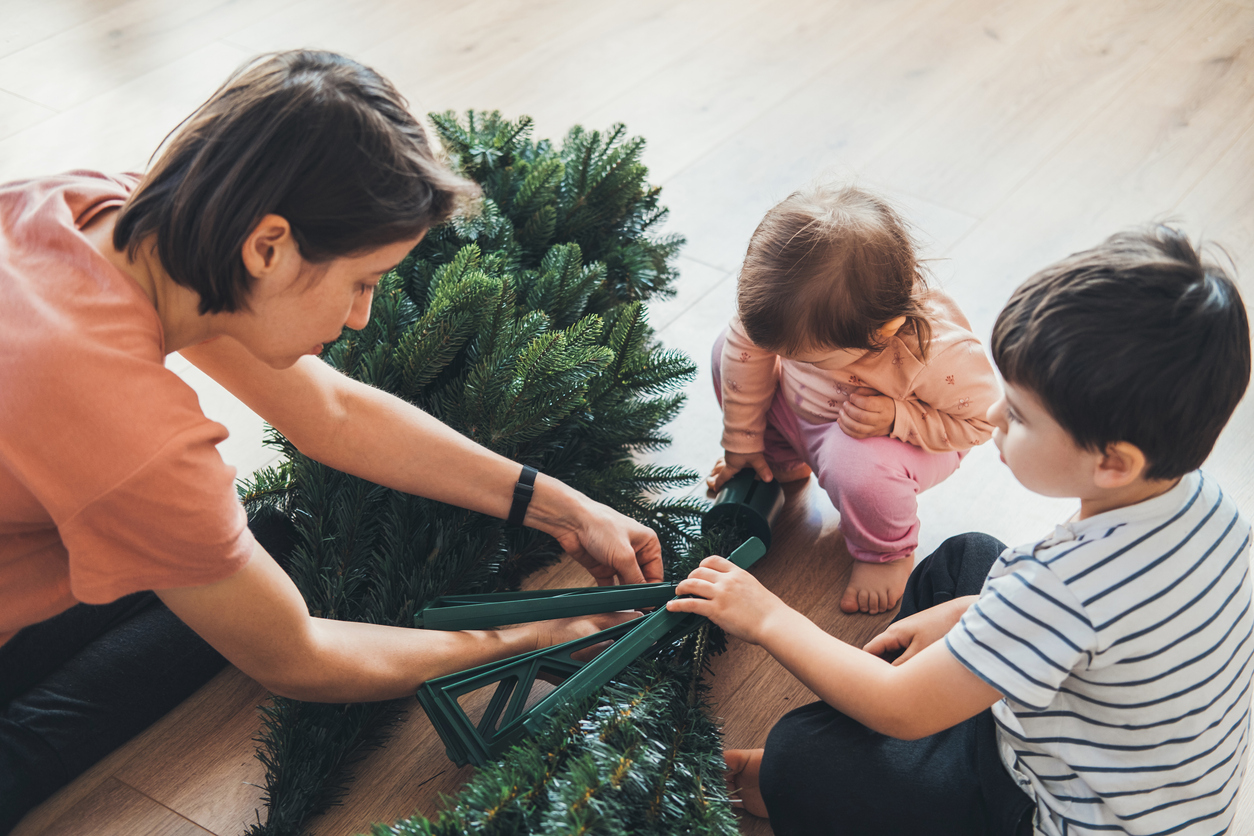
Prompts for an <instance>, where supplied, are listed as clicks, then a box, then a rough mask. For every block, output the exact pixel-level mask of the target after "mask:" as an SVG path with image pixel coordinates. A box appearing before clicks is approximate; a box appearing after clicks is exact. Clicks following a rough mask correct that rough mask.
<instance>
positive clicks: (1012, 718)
mask: <svg viewBox="0 0 1254 836" xmlns="http://www.w3.org/2000/svg"><path fill="white" fill-rule="evenodd" d="M1249 570H1250V525H1249V523H1247V522H1246V521H1245V520H1244V519H1243V518H1242V517H1241V515H1240V514H1239V513H1238V512H1237V509H1236V506H1235V505H1234V504H1233V502H1232V500H1230V499H1229V498H1228V497H1227V496H1225V495H1224V493H1223V491H1222V490H1220V488H1219V486H1218V485H1217V484H1216V483H1215V482H1214V480H1212V479H1210V478H1209V477H1207V476H1206V475H1205V474H1203V473H1201V472H1194V473H1190V474H1188V475H1187V476H1185V477H1184V478H1182V479H1181V480H1180V482H1179V484H1177V485H1176V486H1175V487H1174V488H1172V489H1171V490H1170V491H1168V492H1167V493H1165V494H1162V495H1161V496H1157V497H1154V498H1153V499H1150V500H1147V501H1145V502H1142V503H1139V504H1137V505H1133V506H1129V507H1127V508H1119V509H1116V510H1114V511H1108V512H1106V513H1104V514H1099V515H1097V516H1094V517H1091V518H1089V519H1086V520H1080V521H1077V522H1072V523H1068V524H1066V525H1061V526H1058V528H1057V529H1056V530H1055V531H1054V534H1053V536H1052V537H1049V538H1046V539H1045V540H1042V541H1040V542H1039V543H1035V544H1033V545H1030V546H1023V547H1020V548H1015V549H1007V550H1006V551H1005V552H1004V553H1003V554H1002V555H1001V557H1000V558H998V560H997V563H996V564H994V566H993V569H992V571H990V572H989V576H988V579H987V580H986V581H985V583H984V589H983V591H982V592H981V593H980V597H979V599H978V600H977V601H976V602H975V604H974V605H973V606H972V607H970V608H969V609H968V610H967V612H966V614H965V615H963V617H962V620H961V621H959V622H958V624H957V625H956V626H955V627H954V628H953V629H952V630H951V631H950V632H949V634H948V635H947V636H946V637H945V642H946V644H947V645H948V646H949V649H950V651H951V652H952V653H953V654H954V656H956V657H957V658H958V659H959V660H960V661H961V662H962V663H963V664H964V665H966V666H967V667H968V668H970V669H971V671H972V672H974V673H975V674H976V675H978V676H979V677H980V678H982V679H984V680H985V681H986V682H988V683H989V684H990V685H992V686H993V687H994V688H996V689H997V690H998V691H1000V692H1001V693H1002V694H1003V695H1004V696H1005V699H1003V700H1001V701H1000V702H998V703H997V704H996V705H994V706H993V716H994V718H995V719H996V721H997V727H998V743H999V748H1000V749H1001V756H1002V761H1003V762H1004V763H1005V765H1006V768H1007V769H1009V770H1010V772H1011V774H1012V775H1013V776H1014V777H1015V778H1016V780H1018V781H1019V784H1020V786H1022V787H1023V788H1024V790H1025V791H1026V792H1027V793H1028V794H1029V795H1032V796H1034V797H1035V799H1036V804H1037V814H1036V832H1037V833H1038V834H1046V836H1078V834H1089V833H1106V834H1109V833H1128V834H1167V833H1179V834H1190V836H1191V834H1219V833H1223V832H1224V831H1225V830H1226V829H1227V827H1228V825H1229V824H1230V823H1231V821H1232V817H1233V814H1234V812H1235V807H1236V794H1237V790H1238V788H1239V787H1240V785H1241V777H1242V773H1243V772H1244V766H1245V753H1246V746H1247V744H1248V739H1249V726H1250V722H1249V712H1250V681H1251V676H1252V675H1254V669H1252V667H1251V657H1252V655H1254V639H1252V638H1251V631H1252V629H1254V619H1252V614H1251V611H1250V602H1251V598H1250V576H1249Z"/></svg>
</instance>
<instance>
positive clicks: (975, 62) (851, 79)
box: [623, 0, 1057, 270]
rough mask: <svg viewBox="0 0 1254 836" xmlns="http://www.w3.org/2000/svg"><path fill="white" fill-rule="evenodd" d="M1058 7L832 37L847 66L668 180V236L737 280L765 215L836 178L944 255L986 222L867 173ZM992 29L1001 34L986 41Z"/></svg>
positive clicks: (962, 6) (964, 11)
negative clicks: (872, 194)
mask: <svg viewBox="0 0 1254 836" xmlns="http://www.w3.org/2000/svg"><path fill="white" fill-rule="evenodd" d="M1056 6H1057V3H1051V2H1046V3H1031V4H1024V3H1013V2H1004V0H975V2H965V3H959V4H954V5H950V4H945V3H932V4H928V5H927V6H925V7H924V8H923V9H922V10H921V11H919V13H918V14H915V15H906V16H904V17H903V18H902V19H901V20H900V21H899V25H898V26H896V27H892V28H890V29H889V30H887V31H885V32H884V33H883V36H882V37H880V38H877V39H874V40H870V41H865V42H863V41H861V40H860V39H857V38H854V39H853V40H852V42H851V43H850V44H845V43H842V39H849V38H850V37H851V35H850V34H849V32H848V31H846V30H845V29H843V28H835V29H834V30H833V31H832V32H831V36H832V40H834V41H836V44H835V46H834V47H833V51H834V52H835V53H837V54H840V55H842V60H840V61H837V62H835V63H833V64H832V65H831V66H830V67H828V68H827V69H825V70H824V71H823V72H821V73H820V74H819V75H817V76H816V77H815V78H813V79H812V80H811V81H809V82H808V83H806V84H805V85H804V86H802V87H801V88H800V89H799V90H796V91H795V92H791V93H790V94H788V95H785V96H782V97H781V98H780V100H779V101H778V102H777V103H776V104H775V105H774V106H773V107H771V108H769V109H767V110H766V111H764V112H763V113H761V114H760V115H759V116H758V117H757V118H756V119H754V120H753V121H752V122H750V123H749V124H748V125H746V126H745V127H744V128H743V129H741V130H739V131H737V132H735V133H733V134H730V135H729V136H728V137H727V138H726V139H721V138H720V141H718V142H717V144H713V145H711V148H710V150H709V151H708V152H707V153H706V154H704V155H702V156H700V157H699V158H698V159H696V160H695V161H694V162H692V163H691V164H689V165H687V166H686V167H685V168H684V169H683V170H682V171H680V172H679V173H678V174H676V175H675V176H673V177H671V178H669V179H667V180H666V181H665V182H664V184H663V185H664V187H665V197H666V202H667V205H668V206H670V207H671V217H670V223H669V228H673V229H674V230H676V231H678V232H682V233H683V234H684V235H686V236H687V237H688V240H689V244H688V246H687V247H686V248H685V253H686V254H687V255H688V257H690V258H694V259H696V260H698V261H702V262H704V263H706V264H710V265H713V266H717V267H722V268H724V269H727V270H735V269H737V268H738V267H739V263H740V260H741V258H743V256H744V251H745V244H746V242H747V241H748V239H749V236H750V235H751V234H752V232H753V230H754V228H756V226H757V224H758V222H759V221H760V220H761V218H762V215H763V214H764V213H765V212H766V210H767V209H769V208H770V207H771V206H772V205H773V204H774V203H776V202H778V201H779V200H781V199H783V198H784V197H786V196H787V195H788V194H789V193H791V192H792V191H794V190H796V189H798V188H800V187H802V186H804V185H806V184H807V183H810V182H812V181H814V180H819V179H828V180H831V179H834V180H843V181H852V182H859V183H862V184H865V185H870V186H873V187H877V188H880V190H881V191H887V193H888V195H889V196H890V197H892V198H893V199H894V200H896V201H897V202H898V203H901V204H903V205H905V206H906V207H907V208H908V209H909V212H908V214H909V215H910V220H911V221H912V222H913V223H914V224H915V226H916V228H917V229H918V230H919V231H920V232H921V233H922V235H923V237H924V238H931V239H935V241H934V246H931V247H929V248H928V252H927V254H928V255H939V254H940V253H942V252H943V251H944V249H945V248H946V247H948V246H949V245H950V244H952V242H953V240H955V239H956V238H959V237H961V235H963V234H965V233H966V232H967V231H968V230H969V229H970V228H971V227H972V226H973V225H974V224H975V222H976V221H977V220H978V217H977V216H974V215H971V214H969V213H965V212H961V211H959V210H956V209H954V208H953V207H952V204H951V203H950V202H948V201H946V200H943V199H942V200H937V199H935V198H928V199H923V198H920V197H918V196H917V194H918V193H917V191H915V190H913V189H912V188H910V187H909V185H910V184H907V187H905V188H903V187H902V186H901V184H900V183H895V184H893V188H891V189H887V190H886V189H884V188H883V184H881V183H877V182H873V181H871V180H869V179H868V177H867V176H866V174H865V168H866V166H867V163H868V162H869V161H870V160H871V159H872V158H874V156H875V155H876V154H877V153H878V151H879V150H880V149H881V148H882V147H883V146H884V145H885V144H887V143H889V142H891V141H893V139H894V138H895V137H897V136H900V135H906V134H910V133H911V132H919V131H920V129H921V127H922V126H923V125H924V124H925V123H924V119H925V117H926V115H927V114H928V113H930V112H931V111H933V110H934V109H936V108H939V107H943V106H944V103H945V102H946V101H947V100H948V99H949V98H951V97H953V96H955V95H957V94H958V93H959V92H960V91H961V90H963V89H964V88H965V87H966V86H969V85H970V84H972V83H973V82H974V80H975V79H977V78H979V77H981V76H982V75H984V74H986V73H989V72H993V71H995V70H996V68H998V67H999V66H1001V65H1002V64H1003V63H1004V62H1007V61H1010V60H1011V59H1012V57H1013V55H1014V54H1015V51H1016V49H1017V44H1018V41H1019V39H1020V38H1024V37H1027V36H1028V35H1029V34H1030V33H1031V32H1032V31H1033V30H1034V28H1035V27H1036V26H1037V25H1038V24H1039V22H1040V20H1041V19H1042V18H1043V17H1046V16H1048V14H1049V13H1050V12H1051V11H1052V10H1054V9H1055V7H1056ZM989 30H992V31H995V32H1000V34H999V35H998V37H997V38H993V37H990V36H989V35H988V34H987V31H989ZM846 46H848V47H849V48H848V49H845V47H846ZM623 118H630V114H627V115H625V116H624V117H623ZM941 164H942V165H943V164H944V163H941ZM729 172H735V176H728V174H729ZM714 207H717V211H712V210H713V209H714Z"/></svg>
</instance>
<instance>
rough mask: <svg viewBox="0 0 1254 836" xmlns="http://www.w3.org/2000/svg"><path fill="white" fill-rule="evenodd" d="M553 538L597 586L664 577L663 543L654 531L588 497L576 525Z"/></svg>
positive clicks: (643, 581) (657, 580)
mask: <svg viewBox="0 0 1254 836" xmlns="http://www.w3.org/2000/svg"><path fill="white" fill-rule="evenodd" d="M553 536H554V537H556V538H557V542H558V543H560V544H561V546H562V549H563V550H565V551H566V553H567V554H569V555H570V556H571V557H572V558H574V559H575V560H576V561H578V562H579V565H581V566H583V567H584V568H585V569H587V570H588V573H589V574H591V575H592V577H593V578H595V579H596V582H597V585H598V586H612V585H613V584H614V579H615V578H617V579H618V581H619V583H624V584H628V583H657V582H659V581H661V580H662V578H663V568H664V567H663V565H662V544H661V543H659V542H658V539H657V534H656V533H655V532H654V531H653V529H651V528H647V527H645V526H643V525H641V524H640V523H638V522H636V521H635V520H633V519H631V518H630V517H626V516H623V515H622V514H620V513H618V512H617V511H615V510H614V509H613V508H610V507H609V506H607V505H602V504H601V503H599V502H594V501H592V500H591V499H588V498H587V497H583V502H582V503H581V510H580V512H579V514H578V516H577V518H576V521H575V524H574V525H573V526H572V527H570V528H567V529H565V530H555V531H553Z"/></svg>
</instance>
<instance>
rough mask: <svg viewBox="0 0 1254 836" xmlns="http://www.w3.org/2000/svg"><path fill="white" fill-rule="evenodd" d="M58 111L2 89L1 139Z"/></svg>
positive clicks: (0, 104)
mask: <svg viewBox="0 0 1254 836" xmlns="http://www.w3.org/2000/svg"><path fill="white" fill-rule="evenodd" d="M55 114H56V111H55V110H53V109H52V108H49V107H44V106H43V105H38V104H35V103H34V102H32V101H29V100H28V99H24V98H22V97H21V96H17V95H14V94H13V93H10V92H8V91H6V90H0V139H4V138H5V137H6V136H12V135H13V134H15V133H17V132H18V131H21V130H24V129H25V128H29V127H30V126H31V125H35V124H38V123H39V122H42V121H43V120H45V119H48V118H50V117H51V116H54V115H55Z"/></svg>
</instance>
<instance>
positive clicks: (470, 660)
mask: <svg viewBox="0 0 1254 836" xmlns="http://www.w3.org/2000/svg"><path fill="white" fill-rule="evenodd" d="M157 595H158V596H159V597H160V598H161V600H162V601H163V602H165V605H166V606H167V607H169V608H170V610H171V611H172V612H173V613H174V614H175V615H177V616H178V617H179V618H180V619H181V620H182V621H183V622H184V623H186V624H187V625H188V626H189V627H191V628H192V629H193V630H195V631H196V633H197V634H199V635H200V636H201V638H203V639H204V640H205V641H207V642H208V643H209V644H210V645H212V646H213V648H214V649H215V650H217V651H218V652H219V653H221V654H222V655H223V656H225V657H226V659H227V661H229V662H230V663H231V664H233V665H235V666H236V667H237V668H239V669H240V670H241V671H243V672H244V673H245V674H247V675H248V676H250V677H252V678H253V679H255V680H257V681H258V682H260V683H261V684H262V685H263V686H265V687H266V688H268V689H269V690H270V691H272V692H273V693H275V694H278V695H280V696H284V697H291V698H293V699H299V700H304V701H307V702H335V703H343V702H369V701H373V700H386V699H395V698H398V697H404V696H412V695H413V693H414V691H416V690H417V688H418V686H419V685H421V684H422V683H423V682H425V681H426V680H428V679H433V678H435V677H438V676H444V675H445V674H449V673H454V672H456V671H459V670H466V669H468V668H473V667H475V666H476V665H482V664H486V663H488V662H493V661H496V660H498V659H504V658H507V657H510V656H515V655H517V654H519V653H525V652H528V651H531V650H535V649H536V648H538V647H547V646H548V645H550V644H555V643H558V642H563V641H568V640H571V639H575V638H579V637H582V636H586V635H589V634H591V633H593V632H595V631H597V630H601V629H605V628H607V627H610V626H612V625H614V624H617V623H619V622H622V621H625V620H627V619H629V618H632V617H634V616H635V615H637V614H636V613H608V614H605V615H597V616H589V617H586V618H569V619H561V620H558V621H546V622H538V623H534V624H527V625H523V626H521V627H515V628H510V629H506V630H463V631H460V632H444V631H440V630H417V629H408V628H403V627H389V626H385V625H380V624H364V623H359V622H353V621H334V620H331V619H325V618H315V617H313V616H311V615H309V611H308V610H307V609H306V606H305V602H304V600H303V599H302V597H301V595H300V592H299V591H298V590H297V589H296V585H295V584H294V583H292V580H291V578H289V577H288V576H287V574H286V573H284V572H283V570H282V569H281V568H279V565H278V564H277V563H275V562H274V559H273V558H271V557H270V555H269V554H267V553H266V551H265V550H264V549H263V548H261V546H254V548H253V554H252V557H251V559H250V560H249V561H248V563H247V564H245V565H244V568H242V569H241V570H240V571H238V572H236V573H235V574H234V575H232V576H231V577H229V578H227V579H225V580H222V581H218V582H216V583H211V584H205V585H203V586H194V587H182V588H177V589H164V590H157Z"/></svg>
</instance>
